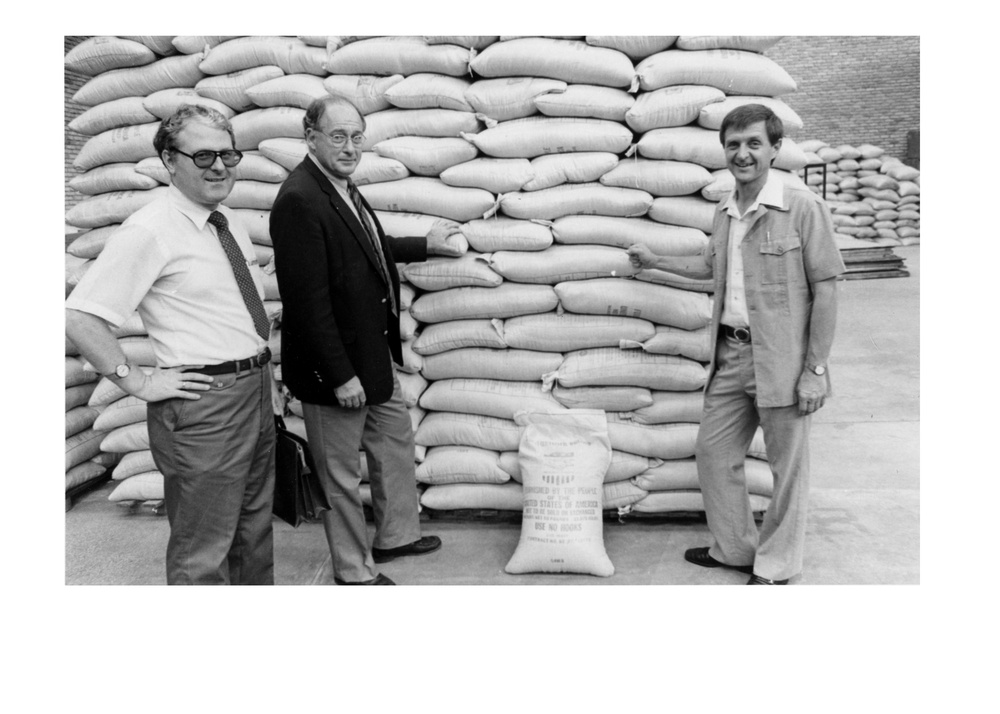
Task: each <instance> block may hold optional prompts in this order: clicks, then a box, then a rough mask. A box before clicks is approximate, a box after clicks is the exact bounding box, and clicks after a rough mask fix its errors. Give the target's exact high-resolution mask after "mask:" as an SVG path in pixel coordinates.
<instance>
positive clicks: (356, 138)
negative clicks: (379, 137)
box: [313, 129, 367, 148]
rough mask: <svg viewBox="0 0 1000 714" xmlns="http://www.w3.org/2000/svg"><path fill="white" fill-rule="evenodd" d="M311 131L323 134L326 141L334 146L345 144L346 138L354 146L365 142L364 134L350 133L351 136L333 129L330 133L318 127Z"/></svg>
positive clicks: (338, 146)
mask: <svg viewBox="0 0 1000 714" xmlns="http://www.w3.org/2000/svg"><path fill="white" fill-rule="evenodd" d="M313 131H315V132H316V133H317V134H322V135H323V136H325V137H326V139H327V141H329V142H330V144H331V145H332V146H334V147H336V148H340V147H341V146H343V145H344V144H346V143H347V140H348V139H350V140H351V143H352V144H354V145H355V146H361V145H362V144H364V143H365V139H366V138H367V137H366V136H365V135H364V134H351V136H350V137H348V135H347V134H345V133H344V132H342V131H335V132H333V133H332V134H327V133H326V132H325V131H320V130H319V129H313Z"/></svg>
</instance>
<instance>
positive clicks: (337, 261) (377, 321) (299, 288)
mask: <svg viewBox="0 0 1000 714" xmlns="http://www.w3.org/2000/svg"><path fill="white" fill-rule="evenodd" d="M362 200H363V199H362ZM365 207H366V208H368V211H369V213H370V215H371V218H372V220H373V222H374V224H375V226H376V229H377V231H378V237H379V240H380V241H381V244H382V251H383V253H384V254H385V259H386V267H387V268H388V271H389V278H390V281H391V283H392V285H391V288H392V290H393V291H394V292H395V295H396V304H397V305H398V304H399V274H398V273H397V271H396V261H397V260H398V261H399V262H401V263H409V262H414V261H422V260H425V259H426V258H427V240H426V238H389V239H386V236H385V233H384V232H383V230H382V226H381V225H379V222H378V219H377V218H375V214H374V212H373V211H372V210H371V207H370V206H368V204H367V202H365ZM270 229H271V241H272V243H273V244H274V263H275V268H276V277H277V279H278V290H279V292H280V294H281V302H282V315H281V377H282V381H283V382H284V383H285V385H287V386H288V389H289V390H290V391H291V393H292V394H293V395H294V396H295V397H297V398H299V399H300V400H302V401H304V402H308V403H310V404H325V405H332V404H337V399H336V396H335V395H334V389H335V388H337V387H339V386H341V385H343V384H344V383H346V382H347V381H349V380H350V379H351V378H352V377H354V376H357V377H358V378H359V379H360V380H361V386H362V387H364V390H365V399H366V403H368V404H381V403H383V402H385V401H387V400H388V399H389V397H391V396H392V383H393V379H392V364H391V362H390V352H391V355H392V356H391V359H392V360H395V361H396V363H398V364H402V362H403V353H402V347H401V345H400V339H399V317H398V316H396V315H393V314H392V309H391V307H390V304H389V300H388V299H387V297H388V292H387V288H386V285H385V281H384V280H383V278H382V275H381V273H380V271H379V269H378V264H377V263H376V260H377V258H376V257H375V253H374V251H373V250H372V246H371V242H370V240H369V239H368V236H367V235H366V234H365V230H364V228H363V227H362V225H361V222H360V221H359V220H358V219H357V218H356V217H355V215H354V211H352V210H351V207H350V206H349V205H348V204H347V201H345V200H344V199H343V198H341V196H340V193H339V192H338V191H337V189H336V188H334V187H333V185H332V184H331V183H330V180H329V179H328V178H327V177H326V176H325V175H324V174H323V173H322V171H320V169H319V167H318V166H316V164H315V163H314V162H313V160H312V159H311V158H309V157H308V156H307V157H306V158H305V159H304V160H303V161H302V163H301V164H299V165H298V166H297V167H295V169H294V170H293V171H292V173H291V174H290V175H289V176H288V178H287V179H285V182H284V184H282V186H281V189H280V190H279V191H278V195H277V198H275V201H274V205H273V206H272V208H271V216H270Z"/></svg>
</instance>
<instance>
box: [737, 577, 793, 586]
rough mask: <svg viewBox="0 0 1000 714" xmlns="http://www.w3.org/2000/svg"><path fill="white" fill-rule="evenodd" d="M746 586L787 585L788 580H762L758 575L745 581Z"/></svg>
mask: <svg viewBox="0 0 1000 714" xmlns="http://www.w3.org/2000/svg"><path fill="white" fill-rule="evenodd" d="M747 585H788V578H785V579H784V580H771V579H770V578H762V577H761V576H759V575H752V576H750V579H749V580H747Z"/></svg>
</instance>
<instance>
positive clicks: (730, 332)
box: [720, 325, 750, 344]
mask: <svg viewBox="0 0 1000 714" xmlns="http://www.w3.org/2000/svg"><path fill="white" fill-rule="evenodd" d="M720 327H721V328H722V329H721V332H722V334H724V335H725V336H726V337H728V338H729V339H731V340H736V341H737V342H743V343H744V344H747V343H749V342H750V328H749V327H730V326H729V325H720Z"/></svg>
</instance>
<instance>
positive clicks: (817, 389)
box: [795, 367, 827, 415]
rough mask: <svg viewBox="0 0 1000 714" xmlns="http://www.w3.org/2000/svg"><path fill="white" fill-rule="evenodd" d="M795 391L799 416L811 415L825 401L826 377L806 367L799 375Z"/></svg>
mask: <svg viewBox="0 0 1000 714" xmlns="http://www.w3.org/2000/svg"><path fill="white" fill-rule="evenodd" d="M795 391H796V394H797V395H798V398H799V414H803V415H805V414H812V413H813V412H814V411H816V410H817V409H819V408H820V407H822V406H823V403H824V402H825V401H826V395H827V388H826V377H825V376H822V375H818V374H816V373H815V372H813V371H812V370H811V369H809V368H808V367H806V368H805V369H803V370H802V374H801V375H799V383H798V385H797V386H796V390H795Z"/></svg>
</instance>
